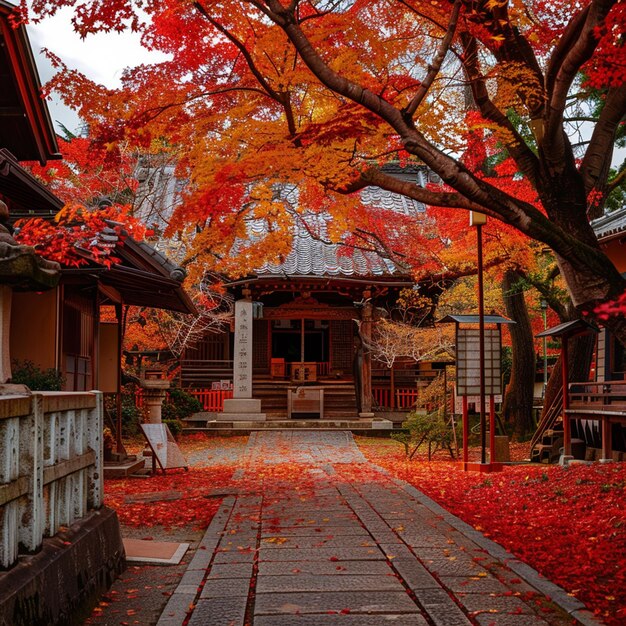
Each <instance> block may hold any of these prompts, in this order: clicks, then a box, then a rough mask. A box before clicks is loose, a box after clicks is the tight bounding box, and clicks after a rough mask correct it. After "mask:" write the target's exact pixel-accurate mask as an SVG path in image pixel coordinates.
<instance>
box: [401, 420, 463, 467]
mask: <svg viewBox="0 0 626 626" xmlns="http://www.w3.org/2000/svg"><path fill="white" fill-rule="evenodd" d="M402 427H403V431H402V432H400V433H397V434H396V433H392V434H391V438H392V439H394V440H395V441H398V442H399V443H401V444H403V445H404V450H405V453H406V455H407V457H408V458H412V457H413V455H414V454H415V452H416V451H417V449H418V448H419V446H420V445H421V444H422V443H426V444H428V445H429V460H430V448H431V446H432V444H434V445H435V450H437V449H439V448H446V449H448V450H449V451H450V455H451V456H452V455H453V453H452V447H451V444H452V430H451V428H450V426H449V425H448V424H447V423H446V422H445V421H444V419H443V417H442V416H441V414H440V412H439V411H434V412H433V413H428V414H426V415H424V414H421V413H417V412H414V413H409V415H408V416H407V419H406V420H405V421H404V422H402ZM411 448H413V450H412V451H411Z"/></svg>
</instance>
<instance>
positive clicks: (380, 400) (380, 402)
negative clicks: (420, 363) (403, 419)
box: [372, 387, 419, 409]
mask: <svg viewBox="0 0 626 626" xmlns="http://www.w3.org/2000/svg"><path fill="white" fill-rule="evenodd" d="M372 394H373V396H374V404H375V406H376V407H380V408H383V409H392V408H393V409H410V408H412V407H413V405H414V404H415V402H416V401H417V396H418V394H419V391H418V390H417V389H415V388H414V387H401V388H399V389H395V390H394V395H393V396H392V392H391V389H389V388H388V387H374V388H373V389H372ZM392 400H394V401H393V402H392Z"/></svg>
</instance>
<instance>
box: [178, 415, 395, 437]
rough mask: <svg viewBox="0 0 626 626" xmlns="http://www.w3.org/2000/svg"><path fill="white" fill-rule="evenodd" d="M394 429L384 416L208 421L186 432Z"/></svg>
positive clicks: (189, 428)
mask: <svg viewBox="0 0 626 626" xmlns="http://www.w3.org/2000/svg"><path fill="white" fill-rule="evenodd" d="M392 429H393V422H391V421H389V420H386V419H383V418H367V419H321V420H320V419H312V420H310V419H297V420H268V421H265V422H246V421H237V422H226V421H212V420H210V421H207V422H206V425H205V426H204V427H199V426H193V427H188V428H185V429H184V432H188V433H191V432H207V433H208V432H210V433H214V434H225V433H228V432H233V431H237V432H241V431H243V432H252V431H255V430H263V431H265V430H351V431H356V432H362V431H369V432H371V431H385V432H388V431H390V430H392Z"/></svg>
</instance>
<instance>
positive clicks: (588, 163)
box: [580, 85, 626, 194]
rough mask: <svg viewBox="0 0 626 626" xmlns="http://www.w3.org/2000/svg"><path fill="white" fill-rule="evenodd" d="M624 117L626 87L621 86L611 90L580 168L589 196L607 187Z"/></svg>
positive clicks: (625, 113)
mask: <svg viewBox="0 0 626 626" xmlns="http://www.w3.org/2000/svg"><path fill="white" fill-rule="evenodd" d="M624 116H626V85H621V86H620V87H615V88H612V89H609V92H608V94H607V96H606V100H605V103H604V107H603V108H602V112H601V113H600V117H599V119H598V122H597V123H596V126H595V128H594V130H593V134H592V135H591V141H590V143H589V147H588V148H587V151H586V153H585V157H584V158H583V162H582V165H581V166H580V173H581V175H582V178H583V183H584V185H585V192H586V193H587V194H589V192H590V191H591V190H592V189H598V190H604V188H605V186H606V179H607V177H608V175H609V170H610V167H611V160H612V158H613V146H614V141H615V133H616V132H617V127H618V125H619V124H620V122H621V121H622V120H623V119H624Z"/></svg>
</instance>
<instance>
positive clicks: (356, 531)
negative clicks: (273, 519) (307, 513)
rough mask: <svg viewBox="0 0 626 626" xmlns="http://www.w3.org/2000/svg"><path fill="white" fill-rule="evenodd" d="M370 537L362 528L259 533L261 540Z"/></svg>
mask: <svg viewBox="0 0 626 626" xmlns="http://www.w3.org/2000/svg"><path fill="white" fill-rule="evenodd" d="M339 535H341V536H352V537H370V536H371V535H370V533H369V532H368V531H367V530H366V529H365V528H363V527H362V526H355V525H354V524H350V525H349V526H323V527H322V526H313V525H309V526H287V527H276V526H272V527H271V528H268V529H266V530H263V531H262V532H261V538H262V539H265V538H266V537H337V536H339Z"/></svg>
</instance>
